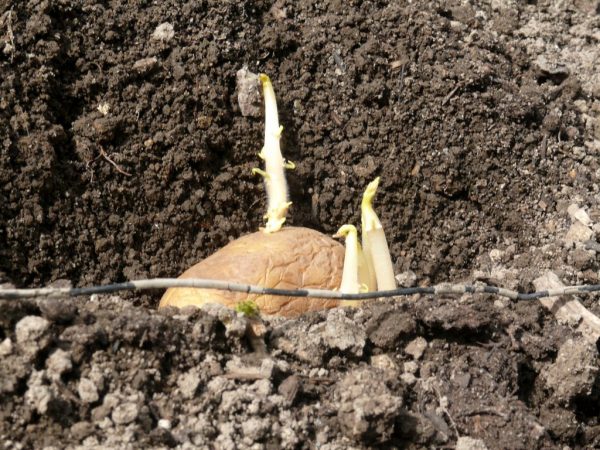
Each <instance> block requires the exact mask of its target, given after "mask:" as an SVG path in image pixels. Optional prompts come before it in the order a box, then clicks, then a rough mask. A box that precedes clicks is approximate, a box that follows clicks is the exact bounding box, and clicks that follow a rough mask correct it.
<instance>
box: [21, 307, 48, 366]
mask: <svg viewBox="0 0 600 450" xmlns="http://www.w3.org/2000/svg"><path fill="white" fill-rule="evenodd" d="M49 328H50V322H48V321H47V320H46V319H44V318H43V317H39V316H26V317H23V318H22V319H21V320H19V322H18V323H17V325H16V327H15V335H16V338H17V344H18V345H19V347H20V348H21V350H22V351H23V352H24V353H25V354H26V355H28V356H30V357H33V356H35V355H36V354H37V352H39V351H40V350H41V349H43V348H45V347H46V345H48V343H49V337H48V330H49Z"/></svg>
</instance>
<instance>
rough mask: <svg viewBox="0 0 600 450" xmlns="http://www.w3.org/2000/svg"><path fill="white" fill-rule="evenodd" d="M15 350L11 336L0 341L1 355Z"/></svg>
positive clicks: (6, 354)
mask: <svg viewBox="0 0 600 450" xmlns="http://www.w3.org/2000/svg"><path fill="white" fill-rule="evenodd" d="M12 351H13V343H12V341H11V340H10V338H6V339H4V340H3V341H2V342H1V343H0V356H8V355H10V354H11V353H12Z"/></svg>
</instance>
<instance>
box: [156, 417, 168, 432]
mask: <svg viewBox="0 0 600 450" xmlns="http://www.w3.org/2000/svg"><path fill="white" fill-rule="evenodd" d="M158 428H163V429H165V430H170V429H171V421H170V420H169V419H160V420H159V421H158Z"/></svg>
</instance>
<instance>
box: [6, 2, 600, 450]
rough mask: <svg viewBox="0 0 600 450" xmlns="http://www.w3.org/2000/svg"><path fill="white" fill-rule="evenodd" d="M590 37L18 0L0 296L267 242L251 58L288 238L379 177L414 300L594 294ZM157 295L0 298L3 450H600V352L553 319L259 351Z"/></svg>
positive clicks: (446, 11) (319, 338)
mask: <svg viewBox="0 0 600 450" xmlns="http://www.w3.org/2000/svg"><path fill="white" fill-rule="evenodd" d="M599 29H600V3H599V2H598V1H597V0H572V1H561V2H556V1H546V0H539V1H530V2H516V1H512V0H509V1H493V0H492V1H484V0H466V1H458V0H451V1H424V2H411V1H408V0H400V1H391V2H385V1H382V2H375V1H345V2H342V1H339V0H338V1H336V0H332V1H317V2H313V1H289V0H287V1H286V0H277V1H275V2H273V1H255V2H250V1H246V2H240V1H237V0H223V1H218V2H209V1H198V0H190V1H175V0H165V1H160V2H150V1H147V0H139V1H137V2H131V1H124V0H114V1H110V2H101V1H97V0H81V1H75V0H57V1H47V0H24V1H10V0H9V1H4V2H1V3H0V283H5V284H6V285H9V284H11V285H15V286H18V287H24V286H42V285H47V284H50V283H61V284H65V283H71V284H72V285H77V286H83V285H92V284H98V283H108V282H113V281H123V280H126V279H136V278H148V277H164V276H176V275H178V274H179V273H181V272H183V271H184V270H185V269H186V268H187V267H189V266H191V265H192V264H194V263H196V262H197V261H198V260H200V259H202V258H203V257H206V256H207V255H209V254H211V253H212V252H214V251H215V250H216V249H218V248H220V247H222V246H223V245H224V244H226V243H227V242H229V241H230V240H231V239H234V238H236V237H239V236H241V235H243V234H246V233H249V232H252V231H255V230H256V229H257V228H258V226H259V225H260V224H261V221H262V214H263V211H264V208H265V202H264V195H263V186H262V184H261V180H260V179H257V178H256V177H254V176H252V174H251V168H252V167H255V166H256V165H257V164H258V163H259V161H258V158H257V155H256V154H257V152H258V151H259V150H260V147H261V144H262V130H263V123H262V115H261V113H260V110H256V109H253V108H250V107H247V105H244V104H243V101H242V106H240V100H241V97H243V96H240V95H239V94H240V92H239V88H238V84H237V78H236V73H237V72H238V70H239V69H241V68H242V67H243V66H247V68H248V70H250V71H252V72H265V73H267V74H269V75H270V77H271V78H272V80H273V82H274V86H275V90H276V93H277V96H278V100H279V107H280V115H281V122H282V124H283V125H284V127H285V129H284V133H283V148H284V153H285V156H286V157H287V158H288V159H290V160H292V161H294V162H295V163H296V165H297V168H296V170H295V171H294V172H292V173H291V174H290V175H289V182H290V192H291V198H292V200H293V202H294V204H293V206H292V209H291V214H290V217H289V223H291V224H294V225H298V226H307V227H311V228H315V229H319V230H321V231H324V232H326V233H329V234H331V233H333V232H335V231H336V230H337V228H338V227H339V226H340V225H341V224H343V223H356V224H358V222H359V196H360V193H361V192H362V189H363V188H364V187H365V186H366V184H367V183H368V182H369V181H371V180H372V179H373V178H374V177H375V176H378V175H380V176H381V177H382V183H381V188H380V193H379V195H378V197H377V198H376V208H377V210H378V212H379V213H380V217H381V220H382V222H383V224H384V227H385V229H386V230H387V234H388V240H389V241H390V247H391V252H392V254H393V256H394V262H395V268H396V270H397V272H398V273H399V274H402V278H403V279H404V280H409V282H410V280H413V279H416V283H418V284H419V285H429V284H434V283H438V282H445V281H452V282H458V281H463V280H469V281H473V280H483V281H486V282H488V283H494V284H497V285H500V286H506V287H509V288H513V289H520V290H531V289H532V288H533V285H532V281H533V280H534V279H535V278H536V277H538V276H540V275H542V274H543V273H544V272H545V271H546V270H552V271H553V272H554V273H556V274H557V275H558V276H559V278H560V279H561V280H562V281H563V282H564V283H566V284H581V283H597V282H598V274H599V269H600V268H599V265H598V261H597V258H596V253H597V252H598V251H599V250H600V244H598V242H597V241H598V238H599V237H600V226H599V225H598V223H599V222H600V220H599V219H600V195H599V187H598V179H599V178H600V166H599V163H598V154H599V153H600V72H599V70H598V64H597V61H600V34H599V31H598V30H599ZM257 111H258V112H257ZM573 205H576V206H573ZM577 207H579V208H581V210H580V212H579V214H576V211H577ZM160 295H161V293H160V292H154V293H149V294H144V295H140V294H138V293H124V294H122V296H120V297H117V296H101V297H97V296H95V297H93V298H78V299H62V300H54V301H19V302H15V301H10V302H9V301H0V442H1V443H2V446H3V448H6V449H20V448H48V449H50V448H160V447H179V448H218V449H235V448H240V449H246V448H251V449H263V448H264V449H271V448H299V449H304V448H306V449H308V448H321V449H338V448H339V449H342V448H344V449H346V448H357V449H360V448H369V447H372V448H424V447H428V448H431V447H454V446H455V447H456V448H462V449H467V448H470V449H475V448H488V449H493V448H511V449H518V448H527V449H532V448H540V449H541V448H565V447H566V446H568V447H570V448H594V447H598V446H600V421H599V414H600V409H599V405H600V403H599V398H598V394H599V392H600V390H599V387H600V385H599V382H598V370H597V368H598V350H597V348H596V345H595V344H594V343H590V342H589V340H588V339H586V336H581V335H578V334H577V333H576V332H574V331H573V328H572V325H573V324H570V323H559V322H558V321H557V320H556V319H555V317H554V316H553V315H552V313H551V312H549V311H546V310H545V309H544V308H543V307H542V306H541V305H540V304H539V303H537V302H511V301H509V300H506V299H500V298H493V297H489V296H473V295H465V296H462V297H460V298H431V297H414V298H403V299H395V300H387V301H380V302H372V303H369V304H367V305H366V306H365V307H364V308H361V309H357V310H332V311H324V312H319V313H313V314H310V315H307V316H305V317H301V318H299V319H296V320H283V319H271V320H267V321H266V322H265V327H264V328H265V329H264V333H265V334H264V336H262V337H261V338H259V339H256V338H249V337H248V333H247V326H248V323H247V321H246V319H244V318H243V317H239V316H237V315H236V314H234V313H231V312H230V311H228V310H224V309H221V308H217V307H215V308H212V309H210V310H208V311H193V310H183V311H173V310H164V311H160V312H157V311H156V310H155V306H156V304H157V302H158V299H159V297H160ZM582 301H584V303H585V305H586V306H587V307H588V308H589V309H590V310H591V311H593V312H595V313H596V314H598V313H600V306H599V305H598V302H597V296H596V297H588V298H587V299H584V300H582Z"/></svg>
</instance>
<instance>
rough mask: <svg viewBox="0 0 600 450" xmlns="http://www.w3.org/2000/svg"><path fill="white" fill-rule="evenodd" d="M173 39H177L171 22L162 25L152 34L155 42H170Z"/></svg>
mask: <svg viewBox="0 0 600 450" xmlns="http://www.w3.org/2000/svg"><path fill="white" fill-rule="evenodd" d="M173 37H175V30H174V28H173V25H171V24H170V23H169V22H164V23H161V24H160V25H159V26H157V27H156V29H155V30H154V33H152V39H154V40H155V41H162V42H169V41H170V40H171V39H173Z"/></svg>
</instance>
